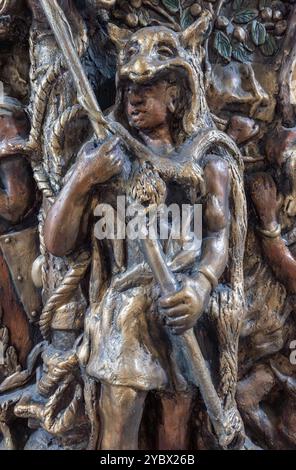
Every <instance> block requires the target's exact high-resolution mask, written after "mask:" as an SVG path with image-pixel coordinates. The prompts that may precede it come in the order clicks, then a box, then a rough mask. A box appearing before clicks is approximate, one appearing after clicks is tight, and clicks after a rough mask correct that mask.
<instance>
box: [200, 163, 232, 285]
mask: <svg viewBox="0 0 296 470" xmlns="http://www.w3.org/2000/svg"><path fill="white" fill-rule="evenodd" d="M204 176H205V183H206V188H207V196H206V203H205V204H204V207H203V221H204V227H205V230H204V235H205V237H204V241H203V248H202V256H201V261H200V268H201V269H202V268H203V267H205V268H206V269H209V270H210V271H211V272H212V274H213V275H214V277H215V278H216V279H217V280H219V278H220V277H221V275H222V274H223V272H224V270H225V267H226V264H227V261H228V247H229V243H228V238H229V222H230V213H229V192H230V178H229V169H228V165H227V163H226V162H225V161H224V160H222V159H221V158H219V159H218V158H215V157H213V159H212V160H210V162H209V163H208V164H207V165H206V167H205V169H204Z"/></svg>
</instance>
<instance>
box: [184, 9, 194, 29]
mask: <svg viewBox="0 0 296 470" xmlns="http://www.w3.org/2000/svg"><path fill="white" fill-rule="evenodd" d="M193 21H194V18H193V16H192V15H191V13H190V8H186V10H184V12H183V14H182V16H181V28H182V29H186V28H188V26H190V25H191V24H192V23H193Z"/></svg>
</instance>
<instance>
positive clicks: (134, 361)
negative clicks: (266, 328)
mask: <svg viewBox="0 0 296 470" xmlns="http://www.w3.org/2000/svg"><path fill="white" fill-rule="evenodd" d="M210 20H211V16H210V15H209V14H208V13H205V14H203V15H202V16H201V17H200V19H199V20H198V21H197V22H196V23H194V24H193V25H191V26H190V27H189V28H188V29H187V30H185V31H184V32H182V33H176V32H173V31H172V30H170V29H168V28H165V27H147V28H144V29H142V30H139V31H138V32H136V33H132V32H130V31H128V30H121V29H119V28H117V27H116V26H110V36H111V39H112V40H113V41H114V42H115V43H116V45H117V46H118V48H119V59H118V69H117V99H116V104H115V107H114V109H113V111H112V112H111V114H110V115H109V119H112V120H113V122H114V123H115V124H116V122H118V123H120V124H121V125H122V126H124V127H125V128H126V129H127V130H128V131H129V132H130V135H131V136H133V138H134V139H135V140H136V141H137V142H138V143H139V148H140V149H141V148H142V149H143V148H145V149H147V152H144V155H143V154H141V151H139V152H137V151H136V147H135V146H134V148H131V146H130V145H129V144H128V143H127V142H123V141H122V139H120V138H118V137H117V136H112V137H108V138H107V139H106V140H105V141H104V142H98V141H97V140H96V139H92V140H91V141H90V142H88V143H87V144H86V145H85V146H84V147H83V149H82V150H81V152H80V154H79V156H78V158H77V161H76V163H75V164H74V166H73V167H72V168H71V169H70V172H69V175H68V176H67V177H66V182H65V185H64V187H63V188H62V190H61V192H60V194H59V196H58V197H57V199H56V201H55V203H54V205H53V206H52V208H51V209H50V211H49V213H48V215H47V218H46V221H45V229H44V235H45V243H46V246H47V249H48V250H49V251H50V252H51V253H52V254H54V255H55V256H65V255H68V254H70V253H72V252H73V251H74V250H77V248H79V247H82V246H84V245H85V244H87V243H88V244H90V242H91V246H92V272H91V276H90V295H89V302H90V306H89V310H88V315H87V317H86V322H85V332H84V341H83V344H82V347H81V350H80V360H81V362H82V364H84V365H85V366H86V372H87V374H89V375H90V376H91V377H93V378H94V379H96V380H97V381H98V382H100V383H101V390H100V403H99V412H100V416H101V426H102V429H101V444H100V445H101V448H102V449H137V448H138V445H139V428H140V424H141V421H142V416H143V409H144V405H145V400H146V397H147V394H148V393H149V392H150V391H155V392H157V393H158V395H159V397H160V400H161V402H162V407H163V426H162V427H161V429H160V430H159V444H158V445H159V447H162V448H167V449H174V448H179V449H180V448H187V446H188V441H187V439H188V428H189V418H190V415H191V413H192V409H193V400H194V397H195V395H196V390H197V387H198V378H197V377H196V376H195V375H194V373H193V368H192V361H191V357H190V355H189V354H188V351H187V349H186V345H185V344H184V342H183V337H182V334H183V333H184V332H186V331H188V330H189V329H191V328H195V329H196V330H198V328H197V322H198V320H199V319H200V317H201V316H202V315H203V313H204V312H206V311H207V312H208V314H209V316H211V315H212V316H213V318H212V319H213V321H215V322H216V327H217V331H218V340H219V359H220V389H219V394H220V398H221V402H222V403H223V407H224V409H225V411H226V412H227V413H228V414H229V416H232V418H231V419H232V420H233V423H234V426H237V429H238V434H241V433H242V434H243V432H242V424H241V420H240V417H239V414H238V411H237V409H236V403H235V389H236V379H237V377H236V374H237V370H236V369H237V344H238V337H239V329H240V324H241V319H242V316H243V311H244V297H243V275H242V259H243V248H244V240H245V231H246V207H245V197H244V190H243V183H242V176H241V172H242V164H241V159H240V154H239V151H238V150H237V147H236V146H235V144H234V142H233V141H232V140H231V139H230V138H229V137H228V136H227V135H226V134H224V133H222V132H220V131H217V130H216V128H215V126H214V123H213V121H212V119H211V115H210V112H209V110H208V107H207V103H206V99H205V90H204V84H203V73H202V66H201V63H202V56H203V49H202V42H203V40H204V38H205V35H206V32H207V30H208V27H209V23H210ZM117 196H125V197H126V198H127V202H128V204H130V203H132V202H134V201H136V202H141V203H142V204H143V205H146V206H149V207H151V205H153V204H154V205H155V206H159V205H160V204H161V203H163V202H165V204H166V205H167V206H169V205H170V204H172V203H174V204H177V205H178V206H179V207H181V206H182V204H188V205H191V206H193V205H194V204H197V203H199V204H202V207H203V242H202V247H201V249H199V248H197V247H196V246H195V247H194V244H193V245H192V246H191V248H189V249H188V239H186V237H185V238H183V237H182V236H181V237H180V238H179V239H178V240H174V239H172V237H169V239H168V240H165V241H163V242H161V243H162V248H163V251H164V255H165V259H166V262H167V263H168V264H169V266H170V268H171V270H172V271H173V272H174V273H175V275H176V277H177V279H178V281H179V283H180V286H181V288H180V290H179V291H178V292H177V293H174V294H172V295H167V296H162V297H161V296H160V292H159V287H158V285H157V283H156V282H155V280H154V278H153V276H152V273H151V271H150V269H149V267H148V265H147V264H146V262H145V258H144V256H143V252H142V250H141V245H140V244H139V240H132V239H131V238H129V237H127V238H126V239H125V240H120V239H118V240H98V239H96V238H95V236H94V230H93V229H92V228H91V227H93V226H94V218H93V215H94V213H93V209H94V207H96V206H97V203H98V202H104V203H108V204H109V205H111V206H113V207H114V210H115V208H116V201H117ZM127 222H128V219H126V223H127ZM171 228H172V227H171ZM90 233H93V235H92V237H90ZM226 267H227V270H226ZM196 333H198V331H196ZM180 410H181V412H180ZM174 416H175V418H176V420H178V425H176V426H172V420H173V419H174ZM180 422H182V425H180Z"/></svg>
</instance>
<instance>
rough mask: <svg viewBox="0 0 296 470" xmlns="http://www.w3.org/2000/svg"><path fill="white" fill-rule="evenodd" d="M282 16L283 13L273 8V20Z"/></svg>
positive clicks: (280, 18) (278, 19)
mask: <svg viewBox="0 0 296 470" xmlns="http://www.w3.org/2000/svg"><path fill="white" fill-rule="evenodd" d="M283 17H284V15H283V13H282V12H281V10H274V12H273V15H272V18H273V19H274V21H280V20H282V19H283Z"/></svg>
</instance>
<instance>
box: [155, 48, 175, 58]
mask: <svg viewBox="0 0 296 470" xmlns="http://www.w3.org/2000/svg"><path fill="white" fill-rule="evenodd" d="M157 53H158V55H159V56H161V57H171V56H173V55H174V51H173V50H172V49H171V48H170V47H168V46H159V47H158V49H157Z"/></svg>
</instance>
